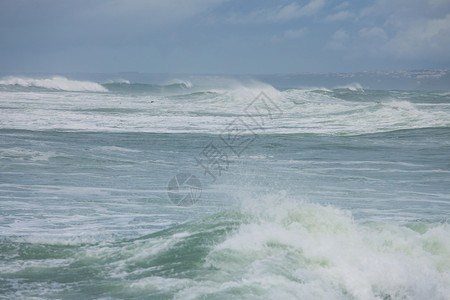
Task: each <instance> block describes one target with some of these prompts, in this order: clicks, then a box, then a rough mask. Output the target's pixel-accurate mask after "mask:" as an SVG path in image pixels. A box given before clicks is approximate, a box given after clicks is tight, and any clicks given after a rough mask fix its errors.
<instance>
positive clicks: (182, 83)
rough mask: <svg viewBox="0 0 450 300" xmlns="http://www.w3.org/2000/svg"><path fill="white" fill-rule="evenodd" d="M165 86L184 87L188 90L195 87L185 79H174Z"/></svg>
mask: <svg viewBox="0 0 450 300" xmlns="http://www.w3.org/2000/svg"><path fill="white" fill-rule="evenodd" d="M165 85H167V86H184V87H185V88H187V89H190V88H192V87H193V86H194V85H193V84H192V82H190V81H189V80H183V79H172V80H169V81H168V82H167V83H166V84H165Z"/></svg>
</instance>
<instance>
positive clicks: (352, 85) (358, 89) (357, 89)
mask: <svg viewBox="0 0 450 300" xmlns="http://www.w3.org/2000/svg"><path fill="white" fill-rule="evenodd" d="M334 89H347V90H350V91H352V92H364V89H363V87H362V85H361V84H359V83H358V82H353V83H350V84H346V85H340V86H336V87H334Z"/></svg>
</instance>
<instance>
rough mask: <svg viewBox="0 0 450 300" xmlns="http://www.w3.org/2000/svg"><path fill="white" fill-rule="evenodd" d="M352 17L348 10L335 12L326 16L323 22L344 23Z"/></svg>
mask: <svg viewBox="0 0 450 300" xmlns="http://www.w3.org/2000/svg"><path fill="white" fill-rule="evenodd" d="M352 16H353V14H352V13H351V12H349V11H348V10H342V11H340V12H337V13H335V14H332V15H328V16H327V17H326V18H325V21H326V22H333V21H345V20H347V19H349V18H351V17H352Z"/></svg>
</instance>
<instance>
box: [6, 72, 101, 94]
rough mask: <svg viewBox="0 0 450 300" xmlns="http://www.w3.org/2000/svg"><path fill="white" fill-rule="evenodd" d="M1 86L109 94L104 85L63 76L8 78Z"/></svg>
mask: <svg viewBox="0 0 450 300" xmlns="http://www.w3.org/2000/svg"><path fill="white" fill-rule="evenodd" d="M0 85H5V86H22V87H39V88H45V89H50V90H59V91H68V92H107V91H108V90H107V89H106V88H105V87H103V86H102V85H100V84H98V83H96V82H91V81H78V80H70V79H67V78H65V77H61V76H54V77H51V78H44V79H38V78H26V77H6V78H3V79H1V80H0Z"/></svg>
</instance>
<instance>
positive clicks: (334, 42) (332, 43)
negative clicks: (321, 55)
mask: <svg viewBox="0 0 450 300" xmlns="http://www.w3.org/2000/svg"><path fill="white" fill-rule="evenodd" d="M349 39H350V36H349V35H348V33H347V32H346V31H345V30H343V29H339V30H337V31H336V32H335V33H334V34H333V36H332V37H331V39H330V40H329V41H328V43H327V44H326V45H325V48H326V49H330V50H345V49H346V46H345V43H346V42H347V41H348V40H349Z"/></svg>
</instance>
